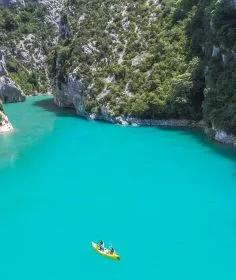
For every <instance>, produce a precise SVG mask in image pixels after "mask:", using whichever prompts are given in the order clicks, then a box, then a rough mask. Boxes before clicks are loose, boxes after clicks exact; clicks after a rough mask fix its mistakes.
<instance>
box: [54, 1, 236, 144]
mask: <svg viewBox="0 0 236 280" xmlns="http://www.w3.org/2000/svg"><path fill="white" fill-rule="evenodd" d="M97 2H98V3H94V2H92V1H86V2H84V1H78V2H76V3H75V2H74V1H69V2H68V5H67V9H68V10H67V11H66V14H67V18H66V20H67V26H69V28H70V31H71V35H72V37H70V38H66V39H65V38H62V39H61V40H60V43H59V46H58V49H57V50H55V51H54V53H53V57H54V67H53V68H52V72H53V73H54V74H53V76H54V78H55V80H54V81H55V87H54V92H55V102H56V103H57V104H58V105H60V106H65V107H66V106H70V107H74V108H75V109H76V111H77V113H78V114H80V115H83V116H85V117H88V118H98V119H105V120H108V121H112V122H119V123H136V124H137V123H138V124H146V125H147V124H148V125H155V124H157V123H158V121H155V120H152V119H165V121H161V122H159V123H158V125H160V124H164V123H165V124H166V125H168V124H169V123H170V124H173V123H174V122H173V121H172V120H173V119H175V120H176V119H177V120H180V121H177V122H176V125H179V124H183V123H185V121H184V120H185V119H189V120H190V123H194V125H196V124H197V123H198V121H199V120H200V119H203V120H204V122H205V126H206V128H207V129H206V131H209V128H211V135H213V138H214V139H215V140H217V141H220V142H224V143H232V144H233V143H235V140H234V139H235V137H234V136H233V135H234V134H236V119H235V113H236V107H235V102H234V100H235V98H236V95H235V88H236V85H235V84H234V83H235V81H236V79H235V77H236V76H235V70H234V69H236V68H235V66H236V64H235V58H236V55H235V54H236V49H235V42H236V33H235V28H234V20H235V18H236V13H235V1H232V0H223V1H215V0H214V1H207V0H204V1H190V0H189V1H188V0H187V1H184V0H183V1H178V3H177V4H176V2H175V1H168V2H167V1H141V0H139V1H136V2H135V3H133V2H132V1H119V3H118V2H113V1H105V2H104V1H102V2H103V3H102V2H101V3H100V2H99V1H97ZM52 61H53V60H52ZM71 77H73V78H71ZM147 119H148V120H147ZM132 120H133V121H132ZM134 120H136V121H134ZM169 120H170V121H169ZM182 120H183V122H182Z"/></svg>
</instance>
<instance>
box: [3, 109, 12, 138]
mask: <svg viewBox="0 0 236 280" xmlns="http://www.w3.org/2000/svg"><path fill="white" fill-rule="evenodd" d="M12 130H13V126H12V124H11V123H10V122H9V120H8V117H7V116H6V115H5V114H4V113H3V112H1V111H0V133H6V132H11V131H12Z"/></svg>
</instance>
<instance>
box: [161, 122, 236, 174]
mask: <svg viewBox="0 0 236 280" xmlns="http://www.w3.org/2000/svg"><path fill="white" fill-rule="evenodd" d="M158 129H161V130H166V131H171V132H172V131H173V132H174V131H178V132H179V133H180V134H182V135H187V136H190V137H192V138H194V139H195V140H197V141H198V143H200V144H201V145H202V146H204V147H207V148H209V149H211V150H212V151H214V152H216V153H218V154H220V155H221V156H223V157H225V158H227V159H230V160H232V161H234V162H235V163H236V149H235V148H234V147H232V146H231V145H225V144H221V143H218V142H216V141H213V140H211V139H210V138H209V137H207V135H206V134H205V133H204V132H203V131H202V130H201V129H197V128H168V127H158ZM235 176H236V172H235Z"/></svg>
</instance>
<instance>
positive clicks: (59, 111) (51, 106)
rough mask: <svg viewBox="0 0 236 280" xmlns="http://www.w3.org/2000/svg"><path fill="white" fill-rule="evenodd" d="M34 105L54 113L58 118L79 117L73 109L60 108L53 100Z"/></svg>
mask: <svg viewBox="0 0 236 280" xmlns="http://www.w3.org/2000/svg"><path fill="white" fill-rule="evenodd" d="M33 105H34V106H37V107H41V108H43V109H44V110H45V111H48V112H52V113H54V114H56V115H57V116H63V117H78V116H77V115H76V113H75V110H74V109H73V108H60V107H58V106H57V105H56V104H55V103H54V101H53V98H49V99H45V100H40V101H35V102H34V103H33Z"/></svg>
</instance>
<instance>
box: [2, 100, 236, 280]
mask: <svg viewBox="0 0 236 280" xmlns="http://www.w3.org/2000/svg"><path fill="white" fill-rule="evenodd" d="M5 109H6V112H7V114H8V116H9V118H10V120H11V121H12V123H13V126H14V127H15V131H14V133H12V134H9V135H4V136H1V137H0V229H1V230H0V263H1V270H0V276H1V279H4V280H6V279H7V280H19V279H24V280H32V279H34V280H39V279H40V280H42V279H50V280H54V279H55V280H62V279H63V280H65V279H66V280H68V279H86V280H90V279H91V280H92V279H93V280H94V279H103V280H106V279H111V278H113V279H120V280H125V279H135V280H139V279H140V280H141V279H142V280H143V279H160V280H167V279H168V280H169V279H170V280H174V279H176V280H185V279H186V280H189V279H191V280H199V279H207V280H211V279H212V280H213V279H214V280H218V279H219V280H222V279H234V280H235V279H236V270H235V254H236V253H235V252H236V238H235V236H236V154H235V150H233V149H231V148H229V147H225V146H220V145H218V144H215V143H212V142H210V141H209V140H207V139H206V138H205V137H204V136H203V135H202V134H201V133H200V132H194V131H189V130H177V129H176V130H170V129H158V128H140V127H122V126H117V125H111V124H107V123H101V122H95V121H94V122H89V121H86V120H83V119H80V118H78V117H76V116H74V112H73V111H71V110H66V111H62V110H61V109H56V108H55V107H54V106H53V104H52V102H51V101H50V99H49V98H48V97H36V98H29V99H28V100H27V101H26V102H24V103H15V104H8V105H6V106H5ZM101 238H102V239H104V240H105V242H111V243H113V245H114V246H115V247H116V249H117V251H118V252H119V253H120V255H121V258H122V259H121V261H120V262H114V261H110V260H107V259H105V258H103V257H102V256H100V255H98V254H96V252H94V251H93V250H92V249H91V247H90V241H91V240H95V241H96V240H98V239H101Z"/></svg>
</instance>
